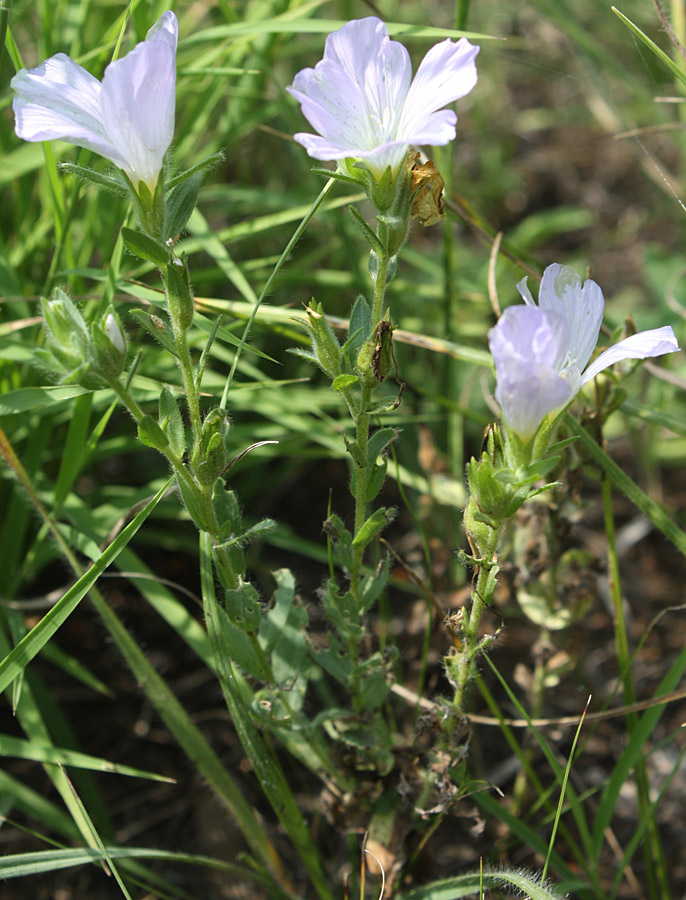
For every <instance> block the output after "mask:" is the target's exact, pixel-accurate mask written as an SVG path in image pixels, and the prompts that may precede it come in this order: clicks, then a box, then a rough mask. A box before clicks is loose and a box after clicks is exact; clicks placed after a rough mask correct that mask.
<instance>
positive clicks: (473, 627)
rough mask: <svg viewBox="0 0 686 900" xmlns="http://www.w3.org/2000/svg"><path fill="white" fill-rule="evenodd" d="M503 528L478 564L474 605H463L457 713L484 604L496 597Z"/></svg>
mask: <svg viewBox="0 0 686 900" xmlns="http://www.w3.org/2000/svg"><path fill="white" fill-rule="evenodd" d="M500 531H501V528H499V529H497V530H496V529H492V530H491V533H490V538H489V540H488V542H487V543H486V546H485V548H484V552H483V556H482V559H481V560H480V564H479V566H478V569H479V573H478V575H477V579H476V586H475V587H474V590H473V591H472V595H471V608H469V609H467V607H464V608H463V618H462V643H461V646H460V648H459V650H458V654H457V656H458V661H457V664H456V666H455V667H454V668H453V670H452V671H453V675H454V678H455V696H454V698H453V708H454V709H455V711H456V712H458V713H462V712H464V706H465V696H466V691H467V685H468V684H469V682H470V681H471V679H472V674H473V665H474V659H475V658H476V656H477V654H478V652H479V650H480V648H481V643H482V642H480V641H479V625H480V623H481V614H482V612H483V610H484V607H485V606H490V603H491V600H492V599H493V592H494V590H495V585H496V580H495V573H496V571H497V568H498V565H497V562H496V553H495V551H496V547H497V544H498V538H499V537H500Z"/></svg>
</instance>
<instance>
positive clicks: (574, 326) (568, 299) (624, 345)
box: [489, 263, 679, 443]
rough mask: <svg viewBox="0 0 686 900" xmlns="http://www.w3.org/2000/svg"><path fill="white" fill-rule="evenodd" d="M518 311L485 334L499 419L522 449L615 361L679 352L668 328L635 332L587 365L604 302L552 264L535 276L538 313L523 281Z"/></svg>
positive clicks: (599, 293) (573, 275)
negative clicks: (492, 363) (492, 362)
mask: <svg viewBox="0 0 686 900" xmlns="http://www.w3.org/2000/svg"><path fill="white" fill-rule="evenodd" d="M517 287H518V289H519V292H520V294H521V295H522V298H523V300H524V303H525V305H524V306H510V307H508V308H507V309H506V310H505V312H504V313H503V314H502V316H501V317H500V319H499V321H498V324H497V325H496V326H495V328H492V329H491V331H490V332H489V344H490V348H491V353H492V354H493V358H494V360H495V368H496V375H497V380H498V384H497V387H496V391H495V398H496V400H497V401H498V403H499V404H500V409H501V411H502V416H503V419H504V421H505V423H506V425H507V426H508V428H510V430H511V431H513V432H514V433H515V434H517V435H518V436H519V437H520V438H521V440H522V441H524V443H527V442H528V441H529V440H530V439H531V438H532V437H533V435H534V434H535V433H536V431H537V429H538V426H539V425H540V423H541V421H542V420H543V419H544V418H545V416H547V415H548V413H551V412H553V411H554V410H557V409H560V408H561V407H563V406H565V405H566V404H567V403H569V402H570V401H571V400H572V399H573V398H574V397H575V396H576V394H577V393H578V392H579V391H580V389H581V387H582V386H583V385H584V384H586V383H587V382H588V381H590V380H591V379H592V378H595V376H596V375H597V374H598V373H599V372H602V370H603V369H606V368H607V367H608V366H611V365H613V364H614V363H616V362H619V361H620V360H622V359H647V358H648V357H650V356H661V355H662V354H663V353H673V352H674V351H675V350H678V349H679V345H678V343H677V340H676V337H675V336H674V332H673V331H672V329H671V327H670V326H668V325H666V326H664V327H663V328H654V329H652V330H651V331H641V332H639V333H638V334H634V335H632V336H631V337H628V338H625V339H624V340H623V341H619V343H617V344H615V345H614V346H613V347H610V348H609V349H608V350H605V351H603V353H601V354H600V356H599V357H598V358H597V359H596V360H595V362H593V363H591V365H590V366H588V368H586V366H587V365H588V362H589V360H590V358H591V355H592V353H593V350H594V349H595V345H596V343H597V341H598V335H599V333H600V325H601V322H602V320H603V309H604V306H605V301H604V299H603V294H602V291H601V290H600V288H599V287H598V285H597V284H596V283H595V282H594V281H591V280H590V279H589V280H588V281H586V282H584V283H583V284H582V282H581V279H580V278H579V276H578V275H577V273H576V272H575V271H574V269H571V268H569V267H568V266H560V265H558V264H557V263H555V264H554V265H552V266H548V268H547V269H546V270H545V272H544V273H543V280H542V281H541V287H540V290H539V294H538V306H537V305H536V303H535V302H534V299H533V297H532V296H531V291H530V290H529V288H528V287H527V283H526V278H524V279H523V280H522V281H520V283H519V284H518V285H517Z"/></svg>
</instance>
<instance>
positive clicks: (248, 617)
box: [224, 581, 262, 633]
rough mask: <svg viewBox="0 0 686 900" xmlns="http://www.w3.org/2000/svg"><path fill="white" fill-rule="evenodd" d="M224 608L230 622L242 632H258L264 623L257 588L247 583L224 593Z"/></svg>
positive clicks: (242, 582) (243, 582) (244, 582)
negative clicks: (261, 623) (262, 622)
mask: <svg viewBox="0 0 686 900" xmlns="http://www.w3.org/2000/svg"><path fill="white" fill-rule="evenodd" d="M224 608H225V609H226V614H227V616H228V617H229V619H230V621H231V622H232V623H233V624H234V625H236V626H237V627H238V628H240V629H241V631H245V632H248V633H250V632H253V633H254V632H256V631H257V629H258V628H259V627H260V622H261V621H262V606H261V605H260V597H259V594H258V593H257V591H256V590H255V588H254V587H253V586H252V584H250V583H249V582H247V581H241V583H240V585H239V586H238V587H237V588H235V589H233V590H229V591H225V593H224Z"/></svg>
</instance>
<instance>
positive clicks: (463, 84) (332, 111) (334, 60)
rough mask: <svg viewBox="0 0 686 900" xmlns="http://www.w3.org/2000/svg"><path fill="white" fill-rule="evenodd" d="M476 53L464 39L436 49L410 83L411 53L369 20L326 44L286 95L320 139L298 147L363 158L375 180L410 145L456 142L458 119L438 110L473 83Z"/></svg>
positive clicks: (323, 155)
mask: <svg viewBox="0 0 686 900" xmlns="http://www.w3.org/2000/svg"><path fill="white" fill-rule="evenodd" d="M478 52H479V48H478V47H474V46H473V45H472V44H470V43H469V41H468V40H467V39H466V38H461V39H460V40H459V41H457V42H455V41H451V40H446V41H442V42H441V43H440V44H436V45H435V46H434V47H432V48H431V50H429V52H428V53H427V54H426V56H425V57H424V59H423V60H422V62H421V64H420V66H419V69H418V70H417V74H416V75H415V78H414V81H413V80H412V65H411V63H410V55H409V53H408V52H407V50H406V49H405V47H404V46H403V45H402V44H400V43H399V42H398V41H392V40H391V39H390V37H389V35H388V30H387V28H386V26H385V25H384V23H383V22H382V21H381V20H380V19H377V18H375V17H374V16H370V17H369V18H367V19H358V20H355V21H353V22H349V23H348V24H347V25H344V26H343V27H342V28H341V29H340V30H339V31H336V32H334V33H333V34H330V35H329V36H328V37H327V39H326V48H325V50H324V58H323V59H322V60H320V62H318V63H317V65H316V66H315V67H314V69H303V70H302V71H301V72H298V74H297V75H296V76H295V79H294V81H293V84H292V85H291V86H290V87H288V88H287V90H288V91H289V92H290V93H291V94H292V95H293V96H294V97H295V98H296V100H298V101H300V104H301V106H302V111H303V115H304V116H305V118H306V119H307V120H308V121H309V122H310V124H311V125H312V127H313V128H315V130H316V131H318V132H319V134H318V135H315V134H306V133H300V134H296V135H295V139H296V141H298V143H300V144H302V145H303V147H305V149H306V150H307V152H308V153H309V154H310V156H312V157H314V158H315V159H321V160H331V159H337V160H341V159H346V158H349V157H353V158H356V159H361V160H364V162H365V163H366V165H367V167H368V168H369V169H370V171H371V172H372V173H373V174H374V176H375V177H376V178H377V179H380V178H381V177H382V175H383V173H384V172H385V171H386V169H387V167H389V166H390V168H391V171H392V174H393V176H396V175H397V174H398V171H399V170H400V167H401V165H402V163H403V160H404V159H405V155H406V153H407V150H408V148H409V146H410V145H411V144H429V145H431V146H437V145H442V144H447V143H449V142H450V141H452V140H453V139H454V137H455V123H456V122H457V116H456V115H455V113H454V112H453V111H452V110H449V109H442V107H443V106H445V105H446V104H447V103H452V102H453V101H454V100H457V99H459V98H460V97H464V96H465V94H468V93H469V92H470V91H471V89H472V88H473V87H474V85H475V84H476V65H475V63H474V59H475V57H476V55H477V53H478Z"/></svg>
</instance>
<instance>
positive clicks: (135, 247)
mask: <svg viewBox="0 0 686 900" xmlns="http://www.w3.org/2000/svg"><path fill="white" fill-rule="evenodd" d="M121 237H122V240H123V241H124V246H125V247H126V249H127V250H128V251H129V253H133V255H134V256H137V257H138V258H139V259H142V260H145V262H151V263H152V264H153V265H154V266H157V268H158V269H164V268H165V266H167V265H168V263H169V259H170V256H169V249H168V248H167V247H166V246H165V245H164V244H162V243H161V242H160V241H158V240H155V238H154V237H150V235H149V234H146V233H145V232H144V231H136V230H135V229H133V228H127V227H126V226H125V225H124V226H122V229H121Z"/></svg>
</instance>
